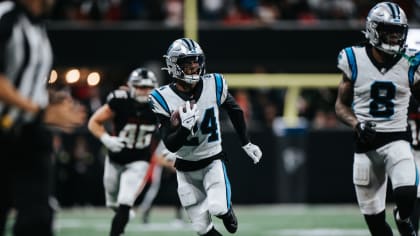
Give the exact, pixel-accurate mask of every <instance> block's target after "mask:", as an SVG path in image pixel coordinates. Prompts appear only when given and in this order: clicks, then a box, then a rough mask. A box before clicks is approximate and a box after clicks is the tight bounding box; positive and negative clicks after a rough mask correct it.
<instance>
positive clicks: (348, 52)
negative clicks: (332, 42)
mask: <svg viewBox="0 0 420 236" xmlns="http://www.w3.org/2000/svg"><path fill="white" fill-rule="evenodd" d="M351 58H353V59H354V52H353V50H352V48H350V47H349V48H345V49H343V50H341V51H340V53H339V54H338V58H337V68H338V69H340V70H341V71H342V72H343V73H344V74H345V75H346V76H347V78H351V79H352V80H353V73H352V68H351V67H352V63H353V62H354V66H356V62H355V59H354V60H352V59H351ZM349 59H350V60H349Z"/></svg>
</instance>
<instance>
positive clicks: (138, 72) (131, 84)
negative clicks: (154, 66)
mask: <svg viewBox="0 0 420 236" xmlns="http://www.w3.org/2000/svg"><path fill="white" fill-rule="evenodd" d="M127 85H128V88H129V89H130V96H131V97H132V98H134V99H136V100H137V101H138V102H140V103H145V102H147V101H148V96H149V94H150V92H151V89H154V88H157V87H158V82H157V79H156V75H155V73H153V72H152V71H150V70H148V69H145V68H137V69H135V70H133V71H132V72H131V74H130V76H129V77H128V81H127ZM139 88H150V90H149V91H148V93H146V94H144V93H143V92H140V91H138V89H139Z"/></svg>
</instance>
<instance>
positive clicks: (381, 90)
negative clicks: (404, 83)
mask: <svg viewBox="0 0 420 236" xmlns="http://www.w3.org/2000/svg"><path fill="white" fill-rule="evenodd" d="M370 98H371V99H372V100H371V102H370V104H369V109H370V110H369V113H370V114H371V115H372V116H373V117H390V116H392V115H393V114H394V102H393V101H392V100H393V99H394V98H395V86H394V84H393V83H392V82H382V81H381V82H379V81H377V82H375V83H373V84H372V86H371V88H370Z"/></svg>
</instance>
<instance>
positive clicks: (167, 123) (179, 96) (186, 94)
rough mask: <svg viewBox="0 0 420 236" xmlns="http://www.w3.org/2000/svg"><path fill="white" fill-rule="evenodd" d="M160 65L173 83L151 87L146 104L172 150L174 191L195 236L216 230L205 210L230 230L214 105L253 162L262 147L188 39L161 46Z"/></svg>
mask: <svg viewBox="0 0 420 236" xmlns="http://www.w3.org/2000/svg"><path fill="white" fill-rule="evenodd" d="M164 57H165V58H166V68H163V69H165V70H167V71H168V73H169V75H170V76H171V77H172V78H173V79H174V81H173V83H170V84H168V85H165V86H162V87H160V88H158V89H155V90H153V92H152V94H151V95H150V104H151V106H152V109H153V111H154V112H155V113H156V114H157V117H158V120H159V123H160V124H161V126H160V128H159V130H160V134H161V138H162V140H163V141H164V143H165V145H166V147H167V148H168V150H169V151H171V152H175V153H176V160H175V168H176V171H177V181H178V196H179V198H180V201H181V204H182V206H183V207H184V208H185V210H186V212H187V215H188V217H189V218H190V220H191V221H192V226H193V229H194V230H195V231H196V232H197V233H198V234H199V235H206V236H214V235H221V234H220V233H219V232H218V231H217V230H216V229H215V228H214V225H213V223H212V221H211V215H213V216H217V217H218V218H221V219H222V220H223V224H224V225H225V227H226V229H227V231H229V232H230V233H235V232H236V231H237V228H238V222H237V218H236V216H235V213H234V211H233V208H232V202H231V189H230V183H229V180H228V176H227V173H226V167H225V164H224V160H225V158H226V157H225V154H224V152H223V151H222V145H221V141H222V140H221V130H220V121H219V109H220V108H223V109H225V110H226V111H227V113H228V115H229V117H230V119H231V121H232V123H233V126H234V127H235V130H236V132H237V133H238V136H239V139H240V142H241V144H242V148H243V150H244V151H245V152H246V153H247V154H248V155H249V156H250V157H251V158H252V160H253V162H254V163H255V164H256V163H258V162H259V161H260V159H261V156H262V152H261V150H260V148H259V147H258V146H257V145H255V144H252V143H251V142H250V140H249V138H248V136H247V131H246V125H245V120H244V116H243V111H242V110H241V108H240V107H239V106H238V104H237V103H236V101H235V100H234V98H233V97H232V95H231V94H230V93H229V92H228V87H227V84H226V81H225V80H224V78H223V76H222V75H221V74H216V73H214V74H206V73H205V57H204V52H203V50H202V49H201V47H200V46H199V45H198V43H197V42H195V41H194V40H192V39H189V38H181V39H177V40H175V41H174V42H173V43H172V44H171V45H170V46H169V49H168V51H167V55H165V56H164ZM176 123H178V125H176Z"/></svg>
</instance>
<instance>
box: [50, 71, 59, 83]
mask: <svg viewBox="0 0 420 236" xmlns="http://www.w3.org/2000/svg"><path fill="white" fill-rule="evenodd" d="M57 79H58V74H57V71H56V70H51V73H50V78H49V79H48V83H49V84H53V83H55V81H57Z"/></svg>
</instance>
